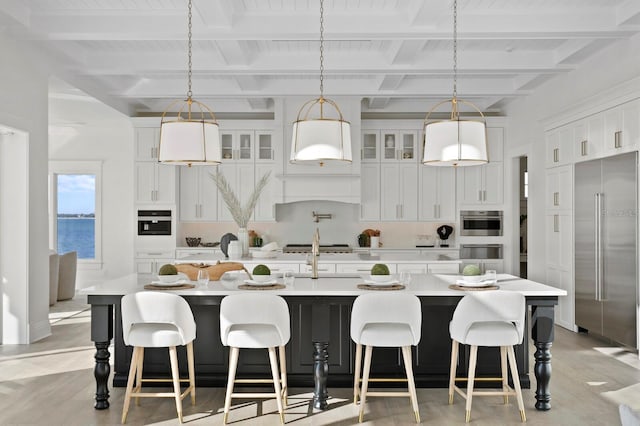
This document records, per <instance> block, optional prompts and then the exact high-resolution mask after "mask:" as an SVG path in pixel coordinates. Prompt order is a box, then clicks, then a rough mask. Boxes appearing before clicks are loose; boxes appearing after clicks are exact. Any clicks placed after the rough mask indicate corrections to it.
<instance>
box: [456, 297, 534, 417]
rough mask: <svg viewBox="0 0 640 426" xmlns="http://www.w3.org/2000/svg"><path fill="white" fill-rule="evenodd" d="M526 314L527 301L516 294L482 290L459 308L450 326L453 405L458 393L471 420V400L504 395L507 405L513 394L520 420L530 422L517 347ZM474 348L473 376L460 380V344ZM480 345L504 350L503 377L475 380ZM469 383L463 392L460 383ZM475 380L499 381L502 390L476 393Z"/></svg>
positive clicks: (471, 366) (471, 356) (472, 360)
mask: <svg viewBox="0 0 640 426" xmlns="http://www.w3.org/2000/svg"><path fill="white" fill-rule="evenodd" d="M525 312H526V304H525V298H524V296H523V295H522V294H520V293H515V292H512V291H502V290H495V291H491V290H490V291H479V292H469V293H467V295H466V296H464V297H463V298H462V299H461V300H460V302H459V303H458V306H457V307H456V309H455V311H454V313H453V318H452V319H451V322H450V323H449V333H450V334H451V339H452V346H451V373H450V376H449V404H453V395H454V391H455V392H458V393H459V394H460V395H462V397H463V398H466V400H467V404H466V417H465V420H466V421H467V422H469V421H470V420H471V401H472V398H473V396H474V395H475V396H491V395H502V396H503V398H504V402H505V404H506V403H508V402H509V400H508V396H509V395H516V398H517V400H518V408H519V409H520V419H521V420H522V421H523V422H525V421H527V418H526V415H525V412H524V403H523V402H522V391H521V389H520V378H519V376H518V366H517V364H516V357H515V353H514V351H513V345H518V344H520V343H522V339H523V337H524V318H525ZM460 344H463V345H470V346H471V351H470V356H469V375H468V377H467V378H457V377H456V365H457V363H458V349H459V345H460ZM478 346H489V347H500V366H501V370H502V377H498V378H492V377H487V378H478V379H476V378H475V370H476V358H477V355H478ZM507 357H508V359H509V365H510V367H511V378H512V379H513V387H514V389H512V388H511V387H510V386H509V383H508V376H507ZM465 380H466V381H467V391H466V392H463V391H462V390H461V389H460V388H459V387H458V386H457V385H456V383H455V382H456V381H465ZM475 381H499V382H501V383H502V390H501V391H474V390H473V386H474V382H475Z"/></svg>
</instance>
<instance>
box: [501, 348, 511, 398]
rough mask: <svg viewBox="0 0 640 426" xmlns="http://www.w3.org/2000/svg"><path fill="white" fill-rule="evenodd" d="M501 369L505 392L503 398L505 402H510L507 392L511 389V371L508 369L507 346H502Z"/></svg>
mask: <svg viewBox="0 0 640 426" xmlns="http://www.w3.org/2000/svg"><path fill="white" fill-rule="evenodd" d="M500 370H501V371H502V391H503V392H505V394H504V395H503V396H502V399H503V401H504V403H505V404H508V403H509V395H508V394H507V393H506V392H508V391H509V372H508V371H507V347H506V346H500Z"/></svg>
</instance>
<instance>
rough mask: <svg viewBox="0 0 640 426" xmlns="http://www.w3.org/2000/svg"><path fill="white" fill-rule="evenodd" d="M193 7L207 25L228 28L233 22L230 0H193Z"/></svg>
mask: <svg viewBox="0 0 640 426" xmlns="http://www.w3.org/2000/svg"><path fill="white" fill-rule="evenodd" d="M193 8H194V9H195V11H196V12H197V13H198V14H199V16H200V18H201V20H202V22H204V23H205V25H207V26H209V27H226V28H229V27H231V25H232V24H233V14H234V11H233V4H232V0H216V1H211V0H195V1H194V2H193Z"/></svg>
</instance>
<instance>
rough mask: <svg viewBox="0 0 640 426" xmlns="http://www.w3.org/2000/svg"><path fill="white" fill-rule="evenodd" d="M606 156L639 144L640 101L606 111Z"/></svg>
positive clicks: (626, 150) (604, 150) (604, 148)
mask: <svg viewBox="0 0 640 426" xmlns="http://www.w3.org/2000/svg"><path fill="white" fill-rule="evenodd" d="M603 114H604V133H603V144H604V146H603V152H604V156H607V155H615V154H620V153H623V152H629V151H630V150H632V149H634V148H636V147H637V146H638V138H640V127H639V126H640V102H639V101H633V102H627V103H625V104H622V105H619V106H617V107H615V108H611V109H610V110H607V111H605V112H604V113H603Z"/></svg>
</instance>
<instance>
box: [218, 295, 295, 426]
mask: <svg viewBox="0 0 640 426" xmlns="http://www.w3.org/2000/svg"><path fill="white" fill-rule="evenodd" d="M290 337H291V328H290V324H289V308H288V306H287V302H285V300H284V299H283V298H282V297H280V296H276V295H272V294H264V293H263V292H261V293H259V294H252V293H241V294H233V295H229V296H226V297H225V298H224V299H222V303H221V304H220V339H221V340H222V344H223V345H225V346H229V347H231V352H230V353H229V378H228V380H227V393H226V397H225V400H224V419H223V422H224V423H225V424H226V423H227V418H228V416H229V409H230V408H231V399H232V398H265V397H273V396H275V398H276V404H277V405H278V413H279V414H280V421H281V422H282V423H284V409H283V404H284V405H286V404H287V396H288V390H287V366H286V358H285V351H284V346H285V345H286V344H287V342H289V338H290ZM240 348H258V349H268V350H269V361H270V363H271V376H272V379H271V380H269V379H236V369H237V367H238V355H239V354H240ZM276 348H278V351H279V357H280V371H279V372H278V359H277V356H276ZM271 382H273V387H274V391H275V392H274V393H233V386H234V384H235V383H271ZM283 401H284V403H283Z"/></svg>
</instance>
